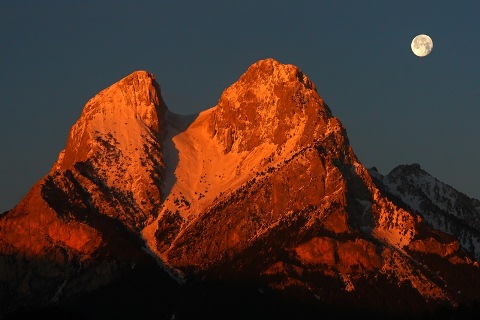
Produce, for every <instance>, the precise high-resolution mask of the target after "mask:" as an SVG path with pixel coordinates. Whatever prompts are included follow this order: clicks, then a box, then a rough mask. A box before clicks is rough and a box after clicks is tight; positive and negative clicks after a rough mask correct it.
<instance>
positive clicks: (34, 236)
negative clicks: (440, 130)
mask: <svg viewBox="0 0 480 320" xmlns="http://www.w3.org/2000/svg"><path fill="white" fill-rule="evenodd" d="M416 176H418V175H413V176H412V177H416ZM372 177H373V178H372ZM402 177H409V176H408V174H407V173H401V174H398V172H397V173H396V172H392V173H391V174H390V175H388V176H386V177H383V176H381V175H380V174H379V173H378V172H376V171H370V172H369V171H368V170H366V169H365V167H364V166H363V165H362V164H361V163H360V161H359V160H358V159H357V157H356V156H355V154H354V152H353V150H352V148H351V146H350V144H349V140H348V137H347V134H346V130H345V128H344V127H343V126H342V124H341V122H340V121H339V120H338V119H337V118H335V117H334V116H333V115H332V112H331V110H330V109H329V107H328V106H327V105H326V104H325V103H324V102H323V100H322V99H321V98H320V96H319V94H318V92H317V89H316V87H315V85H314V84H313V83H312V82H311V81H310V80H309V79H308V77H307V76H306V75H305V74H304V73H303V72H302V71H301V70H300V69H299V68H297V67H295V66H293V65H285V64H281V63H279V62H278V61H275V60H273V59H266V60H261V61H259V62H257V63H255V64H253V65H252V66H250V67H249V68H248V70H247V71H246V72H245V73H244V74H243V75H242V76H241V77H240V79H239V80H238V81H237V82H236V83H234V84H233V85H231V86H230V87H228V88H227V89H226V90H225V91H224V92H223V94H222V96H221V97H220V99H219V102H218V104H217V105H216V106H214V107H213V108H211V109H208V110H206V111H204V112H201V113H199V114H197V115H191V116H181V115H177V114H174V113H172V112H171V111H170V110H168V108H167V106H166V105H165V103H164V102H163V99H162V97H161V92H160V86H159V84H158V83H157V82H156V81H155V78H154V76H153V75H152V74H149V73H147V72H144V71H138V72H134V73H132V74H131V75H129V76H127V77H126V78H124V79H122V80H120V81H119V82H117V83H116V84H114V85H112V86H110V87H109V88H107V89H105V90H103V91H101V92H100V93H99V94H98V95H96V96H95V97H94V98H93V99H91V100H90V101H89V102H88V103H87V104H86V106H85V108H84V109H83V112H82V114H81V116H80V118H79V120H78V121H77V122H76V123H75V124H74V126H73V127H72V129H71V131H70V134H69V137H68V141H67V146H66V148H65V150H63V151H62V152H61V153H60V155H59V158H58V160H57V162H56V163H55V164H54V165H53V168H52V170H51V171H50V172H49V173H48V174H47V175H46V176H45V177H44V178H43V179H42V180H40V181H39V182H38V183H37V184H35V185H34V186H33V187H32V189H31V190H30V191H29V193H28V194H27V195H26V196H25V198H24V199H23V200H22V201H21V202H20V203H19V204H18V205H17V206H16V207H15V208H14V209H12V210H11V211H9V212H8V213H6V214H4V215H2V216H1V217H0V254H1V255H0V301H1V302H0V303H1V304H2V307H1V309H0V312H1V313H2V314H10V315H11V316H12V317H15V316H22V315H29V314H41V313H42V312H43V313H46V314H54V313H57V314H60V315H69V316H78V317H80V318H82V317H84V318H102V319H105V318H118V317H127V316H132V317H133V316H136V317H138V316H143V317H146V318H153V317H157V318H158V317H159V318H162V317H167V318H170V317H172V316H173V315H174V316H175V318H194V317H197V318H198V317H200V318H246V317H247V318H251V317H253V316H257V317H260V318H268V317H270V318H271V317H275V316H284V317H287V318H288V317H290V318H295V317H298V316H304V317H308V316H319V315H322V316H325V317H329V316H333V315H338V313H339V312H340V314H343V315H350V312H352V314H356V315H359V314H360V313H364V314H366V315H403V316H409V315H421V314H425V313H427V314H428V313H430V314H432V315H434V314H435V312H436V310H441V312H442V314H446V312H447V311H448V310H450V311H448V312H460V311H462V310H473V308H474V307H475V304H476V303H477V302H478V301H479V299H480V292H479V291H478V290H477V288H478V287H479V285H480V271H479V268H478V263H477V262H476V259H477V258H478V245H477V242H476V241H477V239H479V237H478V234H479V231H478V230H479V227H478V226H479V225H480V222H479V218H478V217H479V210H480V209H479V208H478V207H479V206H478V201H476V200H475V201H476V202H475V201H474V200H473V199H470V200H468V199H469V198H468V199H467V200H468V201H467V200H465V199H466V198H461V197H460V198H458V199H459V200H458V201H453V200H452V201H450V202H448V204H447V202H445V201H446V200H445V201H443V202H442V201H440V200H441V199H440V200H439V198H438V197H437V198H435V195H436V194H438V195H440V194H443V195H445V197H447V198H448V195H447V194H450V193H449V192H453V191H451V190H450V189H448V190H447V189H445V188H444V187H442V188H444V189H442V190H443V191H442V190H440V189H438V188H440V187H437V189H435V187H433V188H434V189H428V188H429V187H425V186H424V184H422V183H413V182H412V181H414V179H413V178H406V180H405V179H403V178H402ZM402 179H403V180H402ZM431 179H434V178H433V177H431V178H428V179H426V178H425V179H423V181H427V182H428V181H430V180H431ZM404 180H405V181H404ZM432 181H433V180H432ZM435 181H436V180H435ZM408 183H410V184H413V185H415V186H417V188H416V189H415V188H413V187H412V188H409V187H408V186H407V185H406V184H408ZM394 184H396V185H397V187H393V185H394ZM435 190H437V191H435ZM445 190H447V191H445ZM430 191H431V192H430ZM432 192H433V193H432ZM435 192H437V193H435ZM448 199H450V200H451V199H452V198H451V197H450V198H448ZM448 199H447V200H448ZM462 199H463V200H462ZM469 201H470V202H469ZM471 201H473V202H471ZM467 202H468V203H467ZM465 208H467V209H469V210H470V209H471V210H470V211H468V210H466V209H465ZM437 209H438V210H437ZM435 210H437V211H435ZM467 211H468V212H467ZM438 212H440V213H438ZM437 215H440V216H441V217H440V218H438V216H437ZM459 221H460V222H459ZM469 241H470V242H469ZM459 274H461V275H462V276H461V277H459V276H458V275H459ZM25 308H26V309H25ZM466 308H470V309H466ZM459 310H460V311H459Z"/></svg>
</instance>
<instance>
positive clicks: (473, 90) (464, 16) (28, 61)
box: [0, 0, 480, 212]
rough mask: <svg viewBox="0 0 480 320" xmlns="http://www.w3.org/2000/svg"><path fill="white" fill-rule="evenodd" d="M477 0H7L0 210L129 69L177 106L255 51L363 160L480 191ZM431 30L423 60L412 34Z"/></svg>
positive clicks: (233, 71)
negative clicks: (292, 75) (290, 80)
mask: <svg viewBox="0 0 480 320" xmlns="http://www.w3.org/2000/svg"><path fill="white" fill-rule="evenodd" d="M479 13H480V2H479V1H478V0H472V1H442V0H435V1H418V0H417V1H405V0H402V1H387V0H379V1H366V0H364V1H354V0H352V1H333V0H332V1H245V0H243V1H118V0H115V1H63V0H62V1H51V0H43V1H37V0H35V1H18V0H15V1H13V0H12V1H10V0H3V1H1V2H0V40H1V42H0V57H1V59H0V147H1V149H0V212H2V211H4V210H7V209H10V208H11V207H13V206H14V205H15V204H16V203H18V202H19V201H20V200H21V198H22V197H23V196H24V195H25V194H26V192H27V191H28V190H29V188H30V187H31V186H32V185H33V184H34V183H35V182H37V181H38V180H39V179H40V178H42V176H44V175H45V174H46V173H48V172H49V170H50V168H51V166H52V165H53V163H54V162H55V161H56V158H57V156H58V153H59V152H60V151H61V150H62V149H63V148H64V147H65V143H66V140H67V136H68V132H69V129H70V127H71V126H72V125H73V124H74V123H75V121H76V120H77V119H78V117H79V115H80V113H81V111H82V108H83V106H84V105H85V103H86V102H87V101H88V100H89V99H90V98H91V97H93V96H94V95H95V94H96V93H98V92H99V91H100V90H102V89H104V88H106V87H107V86H109V85H111V84H113V83H115V82H116V81H118V80H120V79H121V78H123V77H124V76H126V75H128V74H129V73H131V72H132V71H134V70H139V69H144V70H147V71H149V72H152V73H154V74H155V76H156V78H157V81H158V82H159V83H160V85H161V87H162V94H163V97H164V100H165V102H166V103H167V105H168V107H169V109H170V110H172V111H173V112H176V113H181V114H189V113H196V112H199V111H201V110H205V109H208V108H210V107H212V106H214V105H215V104H216V102H217V101H218V99H219V97H220V95H221V93H222V91H223V90H224V89H225V88H226V87H228V86H229V85H230V84H232V83H233V82H235V81H236V80H237V79H238V78H239V77H240V75H241V74H242V73H243V72H244V71H245V70H246V69H247V68H248V66H250V65H251V64H252V63H254V62H256V61H257V60H260V59H264V58H267V57H272V58H275V59H277V60H279V61H280V62H282V63H291V64H295V65H297V66H298V67H300V68H301V69H302V70H303V72H304V73H305V74H306V75H307V76H308V77H309V78H310V79H311V80H312V81H313V82H314V83H315V84H316V86H317V89H318V92H319V93H320V96H321V97H322V98H323V99H324V100H325V101H326V102H327V104H328V105H329V106H330V108H331V109H332V112H333V114H334V115H335V116H337V117H338V118H340V120H341V121H342V122H343V124H344V125H345V127H346V128H347V132H348V135H349V138H350V142H351V144H352V146H353V149H354V151H355V153H356V154H357V156H358V157H359V159H360V160H361V161H362V162H363V164H364V165H365V166H367V167H371V166H376V167H377V168H378V169H379V170H380V172H382V173H388V172H389V171H390V170H391V169H393V168H394V167H396V166H397V165H399V164H409V163H420V165H421V166H422V167H423V168H424V169H425V170H426V171H428V172H430V173H431V174H432V175H434V176H435V177H437V178H439V179H440V180H442V181H444V182H446V183H448V184H450V185H452V186H453V187H455V188H457V189H459V190H460V191H462V192H465V193H466V194H468V195H469V196H472V197H476V198H480V187H479V184H478V180H479V179H480V166H479V163H480V126H479V120H480V110H479V108H480V103H479V100H480V86H479V84H480V19H479V18H478V17H479V16H478V15H479ZM420 33H425V34H428V35H430V37H432V39H433V41H434V48H433V51H432V53H431V54H430V55H429V56H427V57H425V58H418V57H416V56H414V55H413V53H412V52H411V50H410V42H411V40H412V39H413V37H414V36H416V35H417V34H420Z"/></svg>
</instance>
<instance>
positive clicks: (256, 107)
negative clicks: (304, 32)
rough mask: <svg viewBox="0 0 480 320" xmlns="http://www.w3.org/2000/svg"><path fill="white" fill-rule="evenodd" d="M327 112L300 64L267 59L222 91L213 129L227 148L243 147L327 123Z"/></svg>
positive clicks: (278, 141) (276, 141) (277, 140)
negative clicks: (295, 64) (299, 66)
mask: <svg viewBox="0 0 480 320" xmlns="http://www.w3.org/2000/svg"><path fill="white" fill-rule="evenodd" d="M329 117H331V113H330V110H329V109H328V107H327V106H326V105H325V104H324V103H323V100H322V99H321V98H320V96H319V95H318V93H317V91H316V88H315V85H314V84H313V83H312V82H311V81H310V80H309V79H308V78H307V76H305V74H303V72H302V71H301V70H300V69H299V68H297V67H296V66H293V65H289V64H281V63H279V62H278V61H276V60H274V59H266V60H261V61H259V62H257V63H255V64H253V65H252V66H251V67H249V68H248V70H247V71H246V72H245V73H244V74H243V75H242V76H241V77H240V79H239V80H238V81H237V82H236V83H234V84H233V85H231V86H230V87H229V88H227V89H226V90H225V91H224V92H223V94H222V96H221V98H220V100H219V103H218V105H217V107H216V110H215V111H214V112H213V113H212V129H211V130H212V134H213V136H216V137H217V139H218V140H220V141H221V142H222V143H223V144H224V146H225V151H226V152H228V151H230V150H235V151H238V152H241V151H249V150H252V149H253V148H255V147H256V146H258V145H259V144H260V143H262V142H268V143H273V144H276V145H282V144H284V143H285V142H286V141H287V140H289V139H290V138H292V137H294V136H299V135H301V134H302V133H303V131H304V129H305V128H316V127H318V126H321V127H325V125H326V122H327V119H328V118H329ZM306 122H315V124H313V123H309V124H308V125H307V124H306ZM321 131H325V130H321Z"/></svg>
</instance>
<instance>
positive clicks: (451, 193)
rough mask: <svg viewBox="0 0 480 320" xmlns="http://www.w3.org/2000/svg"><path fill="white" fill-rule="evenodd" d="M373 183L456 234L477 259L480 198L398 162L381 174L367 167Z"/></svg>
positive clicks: (431, 222) (479, 252) (479, 256)
mask: <svg viewBox="0 0 480 320" xmlns="http://www.w3.org/2000/svg"><path fill="white" fill-rule="evenodd" d="M370 174H371V175H372V177H373V178H374V181H375V182H376V184H377V185H378V186H379V187H380V188H381V189H382V190H384V191H385V192H386V193H388V194H390V195H391V196H393V197H396V198H398V199H400V200H401V201H402V202H403V203H404V205H406V206H407V207H408V208H409V209H410V210H412V211H413V212H415V213H416V214H419V215H420V216H421V217H422V218H423V219H425V221H426V222H427V223H428V224H429V225H430V226H431V227H433V228H435V229H437V230H441V231H443V232H445V233H448V234H451V235H453V236H455V238H456V239H457V240H458V241H459V243H460V246H461V247H462V248H463V249H464V250H466V251H468V252H470V253H471V254H472V255H474V256H475V258H476V259H477V260H478V259H480V201H479V200H477V199H473V198H470V197H468V196H467V195H465V194H463V193H461V192H459V191H457V190H455V189H454V188H452V187H451V186H449V185H447V184H445V183H443V182H441V181H439V180H437V179H436V178H434V177H432V176H431V175H430V174H429V173H427V172H426V171H424V170H423V169H422V168H421V167H420V165H418V164H412V165H401V166H398V167H396V168H395V169H393V170H392V171H391V172H390V173H389V174H388V175H386V176H383V175H381V174H379V173H378V172H377V171H375V170H374V169H373V170H372V169H371V170H370Z"/></svg>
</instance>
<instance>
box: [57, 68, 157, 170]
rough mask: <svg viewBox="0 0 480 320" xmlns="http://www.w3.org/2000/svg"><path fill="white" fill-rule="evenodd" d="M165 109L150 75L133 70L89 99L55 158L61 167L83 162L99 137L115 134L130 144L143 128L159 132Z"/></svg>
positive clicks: (93, 150) (149, 131)
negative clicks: (63, 148)
mask: <svg viewBox="0 0 480 320" xmlns="http://www.w3.org/2000/svg"><path fill="white" fill-rule="evenodd" d="M165 110H166V106H165V103H164V102H163V100H162V97H161V94H160V85H159V84H158V83H157V82H156V81H155V77H154V76H153V74H151V73H148V72H146V71H136V72H133V73H132V74H130V75H128V76H127V77H125V78H123V79H122V80H120V81H118V82H117V83H115V84H113V85H111V86H110V87H108V88H107V89H105V90H102V91H101V92H100V93H98V94H97V95H96V96H95V97H94V98H92V99H90V100H89V101H88V102H87V104H86V105H85V108H84V109H83V112H82V114H81V116H80V119H79V120H78V121H77V122H76V123H75V125H74V126H73V127H72V129H71V131H70V135H69V138H68V141H67V146H66V148H65V151H64V153H63V154H61V157H60V159H59V161H58V166H59V167H61V168H69V167H71V166H72V165H73V164H74V163H76V162H79V161H84V160H86V159H87V158H88V157H90V156H92V155H93V153H94V152H95V146H96V144H97V143H96V141H98V138H99V137H102V136H108V135H114V134H115V135H116V136H117V137H116V138H117V139H120V140H122V141H118V142H119V143H121V142H124V145H130V144H131V143H132V142H133V141H138V140H139V139H141V138H142V137H141V135H142V133H143V131H146V133H149V134H152V135H158V134H161V123H162V121H163V117H164V113H165Z"/></svg>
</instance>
